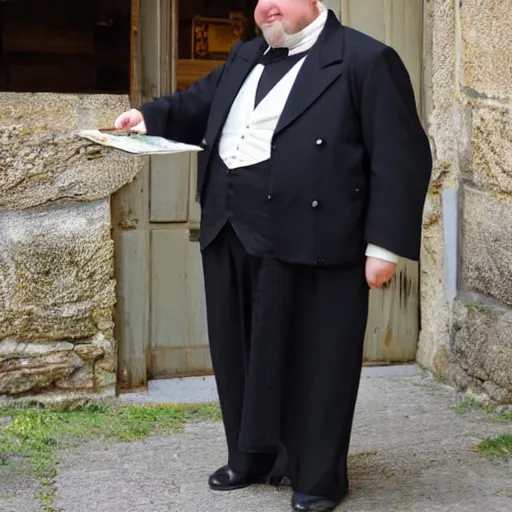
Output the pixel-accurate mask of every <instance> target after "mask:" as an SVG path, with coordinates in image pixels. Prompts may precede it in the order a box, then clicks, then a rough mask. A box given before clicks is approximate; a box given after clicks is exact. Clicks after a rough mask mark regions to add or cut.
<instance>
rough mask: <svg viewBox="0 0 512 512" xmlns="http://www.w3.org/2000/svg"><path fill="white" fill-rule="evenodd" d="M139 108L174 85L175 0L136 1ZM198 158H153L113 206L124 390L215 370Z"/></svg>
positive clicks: (134, 80)
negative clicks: (201, 244) (207, 307)
mask: <svg viewBox="0 0 512 512" xmlns="http://www.w3.org/2000/svg"><path fill="white" fill-rule="evenodd" d="M132 5H133V8H132V18H133V41H132V51H133V56H134V58H133V78H132V103H133V104H134V105H137V104H140V103H141V102H146V101H150V100H152V99H154V98H157V97H159V96H162V95H165V94H169V93H171V92H172V91H174V90H175V88H176V68H177V62H176V58H175V46H176V45H175V39H176V35H177V34H176V23H175V16H174V13H175V9H176V2H175V1H174V0H133V1H132ZM196 160H197V159H196V156H195V155H190V154H178V155H165V156H164V155H162V156H154V157H151V158H147V159H146V162H145V168H144V170H143V171H142V172H141V173H139V175H138V176H137V178H136V180H135V181H134V182H133V183H131V184H130V185H127V186H126V187H124V188H123V189H122V190H120V191H119V192H118V193H117V194H116V195H115V197H114V200H113V221H114V222H113V224H114V240H115V246H116V251H115V252H116V258H115V259H116V278H117V282H118V287H117V295H118V304H117V308H116V337H117V340H118V342H119V379H118V381H119V389H120V390H121V391H122V390H129V389H135V388H138V387H144V386H145V385H146V384H147V381H148V379H157V378H163V377H166V378H167V377H174V376H181V375H203V374H208V373H211V361H210V356H209V347H208V338H207V333H206V315H205V304H204V294H203V287H202V277H201V270H202V269H201V261H200V253H199V244H198V228H199V215H200V211H199V205H198V203H197V201H196V199H195V181H196V180H195V176H196Z"/></svg>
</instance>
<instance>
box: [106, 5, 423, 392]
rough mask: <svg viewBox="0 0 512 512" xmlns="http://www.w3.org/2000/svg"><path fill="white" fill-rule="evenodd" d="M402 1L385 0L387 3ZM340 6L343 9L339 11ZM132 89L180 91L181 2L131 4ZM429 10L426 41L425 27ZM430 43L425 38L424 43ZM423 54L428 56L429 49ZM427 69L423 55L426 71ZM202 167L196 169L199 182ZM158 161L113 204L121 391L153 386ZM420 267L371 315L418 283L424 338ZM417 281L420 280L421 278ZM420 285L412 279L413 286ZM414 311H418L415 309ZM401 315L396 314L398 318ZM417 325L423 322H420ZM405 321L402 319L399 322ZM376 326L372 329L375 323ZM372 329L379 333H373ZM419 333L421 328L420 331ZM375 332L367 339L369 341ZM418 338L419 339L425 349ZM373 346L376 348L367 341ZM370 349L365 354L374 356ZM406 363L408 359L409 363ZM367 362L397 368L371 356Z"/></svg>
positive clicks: (385, 294) (142, 98)
mask: <svg viewBox="0 0 512 512" xmlns="http://www.w3.org/2000/svg"><path fill="white" fill-rule="evenodd" d="M393 1H394V0H384V2H385V3H386V4H388V3H390V2H393ZM348 2H349V0H329V1H326V2H325V3H326V6H327V7H329V8H331V9H333V10H334V11H335V12H336V14H338V15H340V14H341V17H342V21H343V22H344V15H345V16H346V15H347V13H348V10H347V8H348V5H349V4H348ZM333 4H336V5H334V6H333ZM131 9H132V11H131V12H132V23H131V35H130V38H131V87H130V101H131V104H132V106H134V107H135V106H137V105H140V104H141V103H144V102H147V101H151V100H153V99H155V98H158V97H160V96H162V95H165V94H170V93H171V92H173V91H174V90H176V76H177V73H176V69H177V62H178V59H177V52H178V30H177V29H178V0H131ZM424 20H425V17H424V12H423V13H422V19H421V26H422V35H421V37H422V41H423V38H424V36H423V27H424ZM422 44H424V41H423V43H422ZM422 53H423V51H422ZM424 64H425V60H424V56H423V55H422V62H421V67H422V69H423V67H424ZM424 86H425V84H424V77H423V73H422V74H421V87H420V92H419V94H420V95H421V97H420V98H419V99H418V103H419V105H420V111H421V112H420V114H421V115H422V117H423V111H424V98H425V95H424V90H423V89H424ZM194 171H195V169H194V168H193V166H192V172H191V179H193V178H194ZM149 193H150V158H149V157H146V159H145V163H144V168H143V169H142V170H141V171H140V172H139V173H138V175H137V176H136V178H135V179H134V181H133V182H132V183H130V184H128V185H126V186H125V187H123V188H122V189H120V190H119V191H117V192H116V193H115V194H114V196H113V198H112V203H111V208H112V236H113V239H114V260H115V263H114V267H115V278H116V281H117V286H116V293H117V303H116V306H115V311H114V324H115V339H116V340H117V343H118V379H117V392H118V393H119V392H126V391H132V390H134V389H145V388H147V383H148V374H149V363H150V357H149V353H150V328H151V307H150V306H151V304H150V300H151V289H150V286H151V285H150V263H151V261H150V260H151V256H150V250H151V244H150V212H149ZM419 275H420V273H419V264H417V263H415V262H409V261H407V262H402V263H401V268H400V275H399V276H398V277H397V279H396V280H395V281H394V284H393V286H392V287H391V288H389V289H388V290H385V291H381V290H379V291H372V295H373V297H372V299H371V306H370V310H371V311H372V310H373V311H374V315H375V314H376V313H375V312H376V311H377V310H378V311H380V312H381V313H380V314H384V315H385V316H389V317H391V316H392V315H393V313H392V311H393V309H394V308H395V307H401V306H402V305H403V294H404V292H405V290H407V289H409V293H411V289H410V285H411V282H413V287H414V290H413V292H412V293H413V294H415V295H416V296H417V301H416V302H415V301H414V300H413V304H411V308H414V309H415V312H416V313H417V333H419V329H420V325H419V318H420V311H419ZM415 276H417V281H415ZM411 280H412V281H411ZM407 311H408V313H407V314H411V315H412V312H411V309H408V310H407ZM370 314H371V313H370ZM395 315H396V313H395ZM414 321H415V320H414ZM398 323H400V322H398ZM370 328H372V326H370ZM373 328H374V330H378V329H379V328H380V329H387V331H386V332H385V333H382V332H380V334H378V335H376V334H375V333H373V336H374V339H373V342H371V340H370V343H369V345H372V343H373V346H374V347H375V346H376V343H377V342H376V341H375V340H376V339H377V338H378V337H379V340H380V341H379V343H382V339H383V338H385V341H384V343H387V342H388V338H389V337H390V336H391V334H390V333H393V329H401V328H402V327H401V326H400V325H397V324H396V323H395V325H384V322H383V325H380V326H373ZM370 330H371V329H370ZM413 330H416V326H413ZM371 335H372V333H370V332H369V333H368V334H367V339H369V338H370V337H371ZM417 342H418V339H416V340H415V345H416V346H417ZM367 344H368V343H367ZM371 350H372V348H371V346H369V347H367V349H366V352H365V354H366V355H367V356H368V354H369V353H370V352H371ZM403 362H406V361H403ZM365 364H367V365H368V364H389V362H388V361H379V360H377V359H375V358H374V359H373V360H372V358H371V357H366V363H365Z"/></svg>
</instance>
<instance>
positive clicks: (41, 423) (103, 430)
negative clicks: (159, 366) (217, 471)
mask: <svg viewBox="0 0 512 512" xmlns="http://www.w3.org/2000/svg"><path fill="white" fill-rule="evenodd" d="M0 417H4V418H10V419H11V421H10V423H7V424H6V425H1V424H0V468H2V467H3V470H9V466H11V465H13V464H16V463H17V462H16V461H17V460H18V461H19V460H22V461H27V462H28V463H29V467H30V472H31V474H32V475H33V476H35V477H36V478H37V479H38V480H39V482H40V488H39V499H40V500H41V502H42V504H43V505H44V507H45V510H46V511H47V512H53V511H54V508H53V499H54V494H55V489H54V485H53V484H54V481H55V477H56V474H57V455H56V451H57V449H60V448H66V447H72V446H75V445H77V444H78V443H81V442H83V441H87V440H91V439H94V438H104V439H109V440H112V441H116V442H129V441H135V440H138V439H143V438H145V437H147V436H150V435H157V434H164V433H169V432H179V431H180V430H182V428H183V426H184V425H185V424H186V423H189V422H192V421H217V420H220V410H219V407H218V406H217V405H216V404H205V405H200V406H187V405H158V406H151V405H148V406H135V405H125V406H114V405H108V404H102V403H99V404H92V405H89V406H86V407H84V408H82V409H79V410H75V411H69V412H54V411H51V410H47V409H41V408H37V407H26V406H25V407H13V408H5V409H1V408H0Z"/></svg>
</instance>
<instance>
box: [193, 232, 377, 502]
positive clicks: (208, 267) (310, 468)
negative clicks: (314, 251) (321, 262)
mask: <svg viewBox="0 0 512 512" xmlns="http://www.w3.org/2000/svg"><path fill="white" fill-rule="evenodd" d="M290 267H292V266H290ZM261 268H262V259H260V258H257V257H255V256H251V255H250V254H248V253H247V252H246V251H245V249H244V247H243V246H242V244H241V243H240V241H239V240H238V238H237V236H236V233H235V232H234V230H233V228H232V227H230V225H229V224H228V225H226V226H225V227H224V228H223V230H222V231H221V232H220V234H219V235H218V236H217V238H216V239H215V240H214V241H213V242H212V243H211V244H210V245H209V246H208V247H207V248H206V249H205V250H204V251H203V269H204V278H205V289H206V304H207V319H208V332H209V340H210V348H211V355H212V361H213V366H214V371H215V376H216V382H217V387H218V392H219V398H220V405H221V410H222V415H223V423H224V428H225V433H226V438H227V445H228V452H229V460H228V464H229V465H230V467H231V468H232V469H233V470H235V471H239V472H249V473H253V474H258V475H265V474H267V473H269V472H271V471H272V470H273V469H274V466H275V464H276V461H277V460H278V459H279V460H284V461H285V463H284V464H283V465H282V475H281V476H287V477H289V478H290V480H291V482H292V486H293V489H294V490H295V491H297V492H301V493H306V494H311V495H316V496H324V497H328V498H330V499H333V500H339V499H341V498H342V497H343V496H344V495H345V494H346V493H347V491H348V478H347V454H348V449H349V442H350V435H351V429H352V420H353V414H354V408H355V404H356V398H357V393H358V388H359V381H360V373H361V366H362V356H363V342H364V333H365V329H366V322H367V314H368V291H369V289H368V286H367V284H366V281H365V276H364V261H361V262H359V263H357V264H355V265H352V266H350V267H323V268H318V267H305V266H304V267H302V266H300V267H299V266H293V268H292V269H291V270H292V271H293V276H294V277H293V281H294V283H293V285H294V293H293V298H292V300H291V304H289V307H288V308H287V309H288V311H289V313H287V314H289V321H288V322H287V324H286V328H287V329H286V333H285V337H286V339H285V340H284V342H285V361H284V362H285V364H284V365H283V367H282V372H283V379H282V382H283V386H282V389H280V390H279V392H280V393H282V395H283V396H282V400H281V404H282V407H281V412H280V414H281V418H280V443H279V444H280V446H279V450H276V452H275V453H249V452H247V451H244V450H243V449H242V448H241V445H242V444H241V442H240V433H241V431H242V430H243V425H242V424H241V422H242V416H243V414H242V411H243V409H244V405H247V404H244V400H247V397H246V396H245V391H246V388H247V385H248V380H247V379H248V369H249V366H251V364H250V363H251V350H252V349H254V347H252V342H253V340H252V339H251V334H252V331H253V329H252V328H253V325H252V324H253V313H254V308H253V306H254V301H255V297H256V295H257V294H258V288H259V286H260V284H261V283H260V282H259V280H260V273H261ZM259 300H262V298H261V297H259ZM253 366H254V365H252V376H253V377H252V378H254V375H255V374H257V373H258V371H257V369H256V371H254V368H253ZM262 370H263V369H262ZM251 418H252V419H251V421H253V422H257V421H258V419H257V417H256V416H255V415H252V416H251ZM265 422H266V420H265V419H264V418H262V421H261V425H258V428H261V429H264V428H265ZM252 427H254V425H251V428H252Z"/></svg>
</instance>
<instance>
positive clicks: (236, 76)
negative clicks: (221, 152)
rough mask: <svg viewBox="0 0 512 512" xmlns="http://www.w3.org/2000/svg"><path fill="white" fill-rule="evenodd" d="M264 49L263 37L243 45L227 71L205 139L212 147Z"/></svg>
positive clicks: (216, 97) (211, 114)
mask: <svg viewBox="0 0 512 512" xmlns="http://www.w3.org/2000/svg"><path fill="white" fill-rule="evenodd" d="M264 48H266V44H265V41H264V39H263V38H262V37H259V38H257V39H254V40H253V41H251V42H250V43H247V44H245V45H243V46H242V47H241V48H240V50H239V52H238V54H237V55H236V57H235V59H234V61H233V63H232V64H231V65H230V66H229V67H228V68H227V69H226V71H225V75H224V77H223V78H222V82H223V84H222V90H221V92H220V94H217V95H216V96H215V100H214V102H213V104H212V108H211V111H210V122H209V124H208V128H207V131H206V136H205V139H206V140H207V141H208V143H210V144H212V146H213V145H214V144H215V143H216V142H217V139H218V137H219V135H220V133H221V129H222V126H223V125H224V123H225V121H226V119H227V116H228V114H229V110H230V109H231V105H232V104H233V102H234V101H235V98H236V96H237V94H238V92H239V91H240V89H241V87H242V85H243V83H244V81H245V79H246V78H247V77H248V76H249V73H250V72H251V71H252V69H253V68H254V66H255V64H256V61H257V60H258V57H259V56H260V54H262V53H263V51H264Z"/></svg>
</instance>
